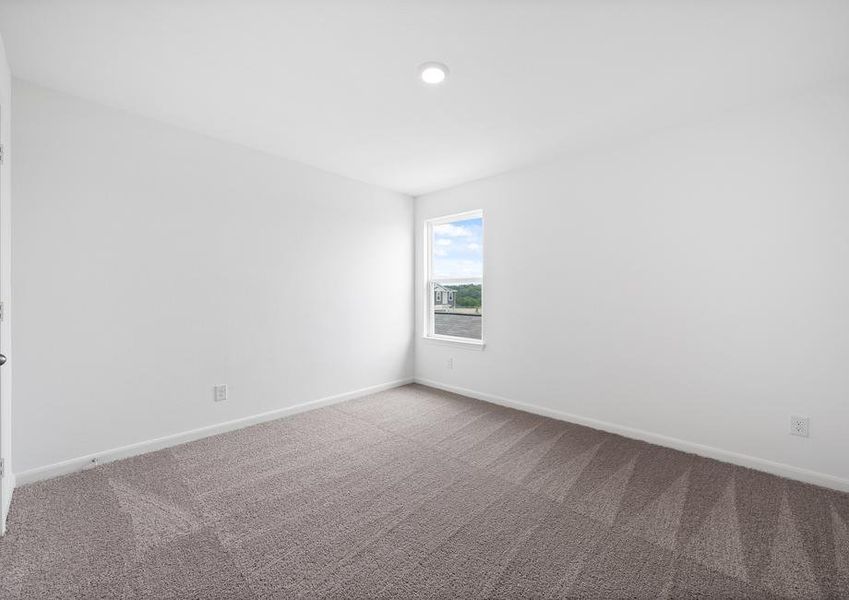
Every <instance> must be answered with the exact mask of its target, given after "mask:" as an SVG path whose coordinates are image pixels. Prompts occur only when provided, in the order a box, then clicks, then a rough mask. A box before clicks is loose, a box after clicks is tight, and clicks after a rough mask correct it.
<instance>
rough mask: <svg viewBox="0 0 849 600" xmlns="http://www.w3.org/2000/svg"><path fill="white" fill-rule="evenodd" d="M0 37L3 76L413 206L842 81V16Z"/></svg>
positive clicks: (318, 1)
mask: <svg viewBox="0 0 849 600" xmlns="http://www.w3.org/2000/svg"><path fill="white" fill-rule="evenodd" d="M0 35H2V37H3V39H4V41H5V44H6V49H7V54H8V58H9V62H10V64H11V67H12V71H13V73H14V75H15V76H17V77H20V78H23V79H27V80H30V81H33V82H36V83H39V84H42V85H45V86H49V87H53V88H56V89H59V90H63V91H66V92H69V93H71V94H75V95H78V96H81V97H84V98H89V99H92V100H96V101H99V102H103V103H106V104H108V105H112V106H115V107H119V108H122V109H125V110H128V111H131V112H133V113H138V114H141V115H146V116H149V117H153V118H156V119H160V120H163V121H167V122H170V123H173V124H175V125H179V126H182V127H186V128H189V129H192V130H196V131H199V132H202V133H205V134H208V135H211V136H214V137H217V138H221V139H225V140H230V141H233V142H238V143H241V144H244V145H247V146H251V147H254V148H257V149H261V150H265V151H268V152H271V153H274V154H278V155H280V156H284V157H287V158H291V159H294V160H298V161H301V162H304V163H307V164H311V165H314V166H317V167H320V168H322V169H326V170H328V171H333V172H336V173H340V174H343V175H347V176H349V177H353V178H355V179H360V180H363V181H367V182H370V183H374V184H377V185H380V186H384V187H387V188H391V189H396V190H399V191H403V192H407V193H410V194H414V195H417V194H421V193H424V192H428V191H432V190H435V189H439V188H444V187H449V186H452V185H456V184H458V183H462V182H464V181H468V180H471V179H476V178H480V177H484V176H487V175H492V174H495V173H499V172H502V171H505V170H509V169H511V168H515V167H517V166H521V165H524V164H528V163H531V162H534V161H537V160H540V159H545V158H546V157H548V156H551V155H553V154H556V153H561V152H573V151H580V150H581V149H582V148H584V147H587V146H588V145H591V144H598V143H601V142H605V141H608V140H611V139H615V138H618V137H621V136H625V135H635V134H640V133H642V132H647V131H650V130H653V129H657V128H660V127H666V126H670V125H674V124H677V123H681V122H683V121H687V120H690V119H697V118H701V117H702V115H703V114H705V113H707V112H713V111H717V110H722V109H725V108H730V107H734V106H738V105H742V104H748V103H753V102H758V101H761V100H763V99H765V98H767V97H775V96H776V95H782V94H787V93H793V92H794V91H796V90H800V89H803V88H805V87H809V86H813V85H817V84H819V83H823V82H828V81H831V80H836V79H842V78H847V77H849V0H833V1H827V0H794V1H783V0H703V1H697V0H696V1H683V0H667V1H659V0H622V1H613V0H587V1H566V0H563V1H560V2H555V1H531V0H514V1H508V0H500V1H499V0H493V1H487V2H484V1H471V0H467V1H463V0H451V1H439V0H422V1H419V2H405V1H403V0H386V1H382V2H379V1H365V0H363V1H360V0H344V1H323V0H311V1H298V2H293V1H290V2H284V1H277V2H271V1H268V2H262V1H258V0H241V1H237V0H232V1H229V2H220V1H210V0H180V1H157V0H142V1H135V0H122V1H116V0H102V1H94V0H82V1H74V2H67V1H62V0H55V1H54V0H44V1H42V0H28V1H7V0H4V1H2V2H0ZM429 60H436V61H441V62H444V63H446V64H448V66H449V67H450V69H451V75H450V77H449V79H448V80H447V81H446V83H445V84H444V85H443V86H441V87H437V88H428V87H425V86H424V85H423V84H421V83H420V82H419V81H418V79H417V76H416V67H417V66H418V65H419V64H420V63H422V62H425V61H429Z"/></svg>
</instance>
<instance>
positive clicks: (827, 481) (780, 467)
mask: <svg viewBox="0 0 849 600" xmlns="http://www.w3.org/2000/svg"><path fill="white" fill-rule="evenodd" d="M415 382H416V383H419V384H421V385H426V386H428V387H432V388H437V389H440V390H445V391H447V392H454V393H455V394H460V395H461V396H468V397H469V398H475V399H477V400H483V401H484V402H491V403H492V404H500V405H501V406H507V407H509V408H515V409H517V410H522V411H525V412H529V413H533V414H537V415H541V416H543V417H550V418H552V419H557V420H559V421H568V422H570V423H576V424H578V425H585V426H587V427H592V428H593V429H600V430H602V431H607V432H609V433H616V434H618V435H621V436H624V437H627V438H632V439H637V440H642V441H644V442H649V443H651V444H656V445H658V446H665V447H667V448H673V449H675V450H681V451H682V452H689V453H691V454H697V455H699V456H703V457H705V458H713V459H716V460H720V461H723V462H728V463H732V464H735V465H739V466H741V467H748V468H750V469H755V470H757V471H764V472H766V473H771V474H773V475H778V476H780V477H786V478H787V479H794V480H796V481H803V482H805V483H811V484H814V485H819V486H822V487H826V488H830V489H834V490H838V491H841V492H849V480H847V479H842V478H840V477H835V476H834V475H827V474H826V473H819V472H817V471H810V470H808V469H801V468H799V467H793V466H790V465H785V464H782V463H777V462H773V461H771V460H766V459H763V458H757V457H755V456H748V455H746V454H739V453H737V452H731V451H728V450H722V449H720V448H715V447H713V446H706V445H704V444H698V443H695V442H688V441H686V440H682V439H678V438H674V437H669V436H666V435H661V434H659V433H652V432H650V431H644V430H642V429H636V428H634V427H626V426H625V425H617V424H616V423H609V422H607V421H600V420H598V419H591V418H589V417H582V416H580V415H574V414H571V413H567V412H563V411H559V410H553V409H550V408H544V407H542V406H537V405H535V404H528V403H525V402H517V401H516V400H510V399H508V398H503V397H501V396H496V395H494V394H487V393H484V392H477V391H475V390H470V389H466V388H462V387H457V386H454V385H448V384H445V383H440V382H438V381H432V380H430V379H422V378H420V377H416V378H415Z"/></svg>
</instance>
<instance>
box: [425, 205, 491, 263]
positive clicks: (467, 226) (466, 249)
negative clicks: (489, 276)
mask: <svg viewBox="0 0 849 600" xmlns="http://www.w3.org/2000/svg"><path fill="white" fill-rule="evenodd" d="M431 269H432V271H433V277H434V278H442V277H470V278H471V277H483V220H482V219H481V218H480V217H478V218H474V219H466V220H465V221H454V222H453V223H445V224H443V225H434V226H433V262H432V266H431Z"/></svg>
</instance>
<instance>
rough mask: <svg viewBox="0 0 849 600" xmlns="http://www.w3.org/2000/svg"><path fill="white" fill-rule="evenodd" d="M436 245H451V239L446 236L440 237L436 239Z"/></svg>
mask: <svg viewBox="0 0 849 600" xmlns="http://www.w3.org/2000/svg"><path fill="white" fill-rule="evenodd" d="M436 245H437V246H450V245H451V240H449V239H446V238H439V239H437V240H436Z"/></svg>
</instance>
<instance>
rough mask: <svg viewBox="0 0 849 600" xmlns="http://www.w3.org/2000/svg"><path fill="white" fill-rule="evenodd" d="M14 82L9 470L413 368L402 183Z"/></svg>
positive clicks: (409, 251)
mask: <svg viewBox="0 0 849 600" xmlns="http://www.w3.org/2000/svg"><path fill="white" fill-rule="evenodd" d="M13 88H14V102H15V107H16V110H15V115H14V143H15V153H16V157H15V178H14V194H15V197H16V215H15V223H14V238H13V239H14V248H13V250H14V256H15V273H14V295H13V300H14V303H15V306H16V307H17V311H16V317H15V319H16V323H15V325H16V327H15V329H16V337H17V338H18V339H19V340H20V343H19V344H17V345H16V348H15V359H14V374H15V380H16V389H17V390H18V392H19V393H18V395H17V397H16V408H15V425H14V440H13V442H14V453H15V457H16V461H15V470H16V472H18V473H21V472H25V471H28V470H31V469H35V468H39V467H43V466H45V465H51V464H54V463H57V462H59V461H63V460H67V459H72V458H74V457H79V456H82V455H86V454H89V453H96V452H100V451H103V450H107V449H111V448H115V447H119V446H123V445H126V444H132V443H136V442H141V441H144V440H149V439H151V438H155V437H158V436H164V435H169V434H174V433H178V432H182V431H185V430H189V429H193V428H197V427H202V426H206V425H211V424H215V423H220V422H222V421H227V420H231V419H235V418H239V417H243V416H247V415H253V414H256V413H260V412H264V411H268V410H272V409H277V408H282V407H287V406H291V405H295V404H299V403H303V402H305V401H311V400H315V399H319V398H323V397H327V396H331V395H335V394H340V393H345V392H350V391H353V390H358V389H361V388H365V387H369V386H374V385H379V384H383V383H386V382H392V381H397V380H399V379H404V378H408V377H410V376H411V375H412V340H411V337H412V332H411V327H412V325H411V322H412V306H413V298H412V289H411V284H410V273H411V265H412V261H413V258H412V256H413V242H412V238H413V234H412V231H411V223H412V219H413V214H412V211H413V208H412V201H411V199H410V198H409V197H407V196H404V195H401V194H397V193H394V192H388V191H385V190H381V189H378V188H375V187H371V186H369V185H366V184H363V183H360V182H356V181H352V180H349V179H345V178H342V177H339V176H336V175H331V174H328V173H325V172H322V171H318V170H315V169H312V168H307V167H304V166H301V165H298V164H296V163H292V162H288V161H285V160H282V159H279V158H274V157H271V156H269V155H265V154H262V153H258V152H255V151H252V150H248V149H245V148H242V147H239V146H236V145H231V144H227V143H222V142H218V141H214V140H212V139H209V138H205V137H202V136H200V135H196V134H193V133H189V132H186V131H182V130H179V129H176V128H172V127H169V126H166V125H163V124H159V123H156V122H154V121H149V120H146V119H142V118H137V117H133V116H130V115H127V114H124V113H121V112H117V111H113V110H109V109H106V108H103V107H101V106H99V105H96V104H93V103H89V102H86V101H82V100H78V99H74V98H72V97H70V96H67V95H63V94H61V93H58V92H54V91H49V90H47V89H44V88H40V87H36V86H34V85H31V84H29V83H26V82H23V81H19V80H15V81H14V85H13ZM217 383H227V384H228V385H229V386H230V399H229V400H228V401H226V402H222V403H213V401H212V386H213V385H214V384H217Z"/></svg>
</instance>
